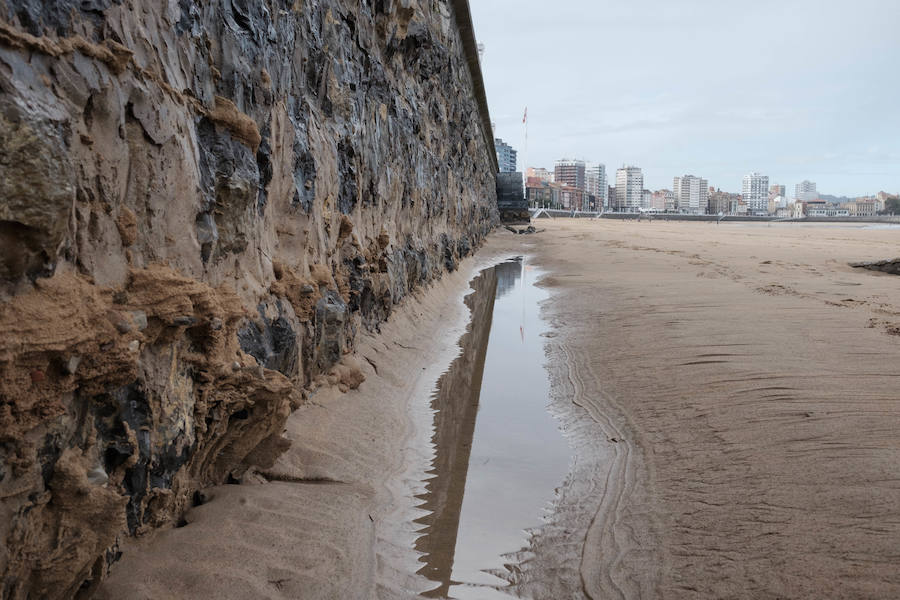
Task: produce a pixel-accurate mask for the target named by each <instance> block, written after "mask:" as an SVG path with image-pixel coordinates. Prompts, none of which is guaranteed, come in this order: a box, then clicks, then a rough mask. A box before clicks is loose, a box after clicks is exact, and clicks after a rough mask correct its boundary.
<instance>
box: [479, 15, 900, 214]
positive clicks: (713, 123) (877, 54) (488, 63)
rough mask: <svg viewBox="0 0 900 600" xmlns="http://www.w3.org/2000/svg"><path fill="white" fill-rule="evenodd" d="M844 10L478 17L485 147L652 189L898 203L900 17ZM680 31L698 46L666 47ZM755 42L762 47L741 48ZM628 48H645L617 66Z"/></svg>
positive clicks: (535, 163)
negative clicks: (500, 142)
mask: <svg viewBox="0 0 900 600" xmlns="http://www.w3.org/2000/svg"><path fill="white" fill-rule="evenodd" d="M842 6H843V5H841V4H838V3H837V2H824V3H823V2H813V1H811V0H793V1H789V2H774V1H770V0H766V1H763V2H758V3H754V4H753V5H752V6H751V7H745V8H743V9H742V8H738V7H734V6H732V5H729V4H727V3H709V2H703V1H701V0H685V1H684V2H681V3H678V4H677V5H672V4H669V3H665V2H662V1H661V0H643V1H642V2H638V3H629V4H625V3H617V4H608V3H604V4H598V3H595V2H587V1H583V0H573V1H572V2H570V3H566V5H565V6H563V7H557V8H556V9H554V10H553V11H550V10H547V8H546V5H545V4H544V3H538V2H535V1H534V0H516V1H513V0H495V1H494V2H491V3H487V2H475V3H472V11H473V19H474V24H475V30H476V35H477V36H478V40H479V42H481V43H484V44H485V53H484V57H483V62H482V70H483V72H484V73H485V84H486V87H487V97H488V104H489V106H490V109H491V114H492V118H493V120H494V121H495V123H496V131H495V135H496V136H497V137H502V138H504V139H505V140H507V142H509V143H510V144H512V145H513V146H515V147H517V148H522V152H521V156H520V158H524V159H525V160H526V161H527V164H523V165H522V167H523V169H524V168H526V167H529V166H545V167H546V166H549V165H552V164H553V161H554V160H556V159H557V158H558V157H560V156H569V157H588V158H590V159H591V160H596V161H597V162H601V163H603V164H606V165H607V167H608V168H609V169H614V168H616V167H617V166H619V165H621V164H638V165H641V167H642V168H643V170H644V172H645V173H646V177H647V185H648V187H652V188H663V187H666V186H667V185H670V184H671V177H672V174H675V173H691V172H702V173H704V174H705V177H706V178H707V179H708V180H709V181H710V183H711V184H712V185H715V186H717V187H721V188H722V189H729V190H734V189H739V186H740V182H741V180H742V178H743V176H744V175H745V174H747V173H748V172H752V171H759V172H762V173H768V174H770V176H771V177H772V180H773V181H778V182H780V183H784V184H787V185H788V189H793V187H794V185H796V184H797V183H800V182H801V181H803V180H804V179H809V180H814V181H817V182H818V185H819V191H820V192H821V193H825V194H832V195H837V196H860V195H868V194H874V193H876V192H877V191H879V190H881V189H884V190H888V191H896V190H900V168H898V165H900V114H898V113H897V111H896V110H895V108H894V104H895V99H896V97H897V95H898V93H900V81H898V78H897V77H895V76H891V73H893V72H894V67H893V65H892V64H891V63H892V62H893V58H894V57H895V56H897V55H898V54H900V36H897V35H896V26H897V23H898V22H900V4H893V3H890V4H889V3H885V2H875V1H872V0H862V1H861V3H859V4H858V5H855V7H854V9H853V10H845V9H844V8H842ZM501 15H502V17H501ZM538 15H540V17H541V18H536V16H538ZM572 16H577V18H571V17H572ZM679 28H681V29H682V30H684V29H689V30H690V31H691V32H692V35H691V36H689V38H688V39H684V40H681V39H679V41H678V43H677V44H673V43H672V40H671V35H670V33H671V31H672V30H673V29H679ZM751 32H752V33H753V34H754V38H753V39H756V40H757V43H756V44H753V45H747V44H743V43H742V41H741V40H742V39H747V36H748V35H749V33H751ZM635 36H637V37H635ZM534 39H540V40H542V43H540V44H531V43H525V40H534ZM627 40H638V41H639V42H640V43H631V44H630V45H629V54H628V59H627V60H626V59H619V60H616V59H615V58H614V57H616V56H618V54H617V53H616V48H620V47H622V44H624V43H625V42H626V41H627ZM748 46H752V47H748ZM548 48H552V49H553V50H552V52H551V51H548ZM711 49H714V50H715V51H710V50H711ZM598 57H600V58H599V61H600V62H599V64H600V65H601V66H599V67H598V66H597V64H598ZM604 57H609V58H608V60H604ZM591 70H599V73H598V75H597V77H593V78H590V77H585V76H584V74H585V73H586V72H590V71H591ZM688 73H690V74H691V75H692V76H691V77H685V75H686V74H688ZM538 78H542V81H543V82H544V84H545V85H543V86H538V85H537V80H538ZM554 82H556V83H557V84H558V85H554ZM526 106H527V107H528V119H529V135H528V138H529V147H528V148H527V149H525V148H524V131H523V128H522V116H523V111H524V109H525V107H526ZM667 180H668V181H669V184H667V183H666V181H667Z"/></svg>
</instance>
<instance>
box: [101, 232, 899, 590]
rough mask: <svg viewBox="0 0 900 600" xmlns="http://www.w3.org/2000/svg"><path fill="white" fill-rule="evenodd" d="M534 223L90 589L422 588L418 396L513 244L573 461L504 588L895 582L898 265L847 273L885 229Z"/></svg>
mask: <svg viewBox="0 0 900 600" xmlns="http://www.w3.org/2000/svg"><path fill="white" fill-rule="evenodd" d="M538 225H539V227H541V228H546V231H545V232H543V233H540V234H536V235H531V236H515V235H513V234H510V233H508V232H505V231H498V232H497V233H495V234H494V235H493V236H492V238H491V240H490V241H489V243H488V245H487V247H486V248H484V249H483V250H482V251H481V252H480V253H479V256H478V257H477V259H476V260H470V261H467V262H465V263H463V265H461V268H460V270H459V271H458V272H456V273H454V274H453V275H452V276H449V277H447V278H445V279H444V280H443V281H442V282H440V283H438V284H437V285H436V286H433V287H432V288H431V289H430V290H428V291H426V292H425V293H423V294H420V295H419V296H418V297H417V298H416V299H415V300H414V301H413V302H409V303H407V304H406V305H404V306H403V307H402V308H401V309H400V310H399V311H398V312H397V314H396V315H395V316H394V317H392V319H391V321H390V322H389V323H388V324H387V325H386V326H383V327H382V332H381V334H379V335H373V336H369V337H368V338H367V339H366V340H364V342H363V343H362V345H361V347H360V352H359V356H358V357H357V358H358V360H359V362H360V364H361V365H362V366H363V370H364V371H365V373H366V376H367V379H366V381H365V382H364V383H363V384H362V385H361V386H360V388H359V390H356V391H351V392H349V393H347V394H340V393H339V392H338V391H337V390H334V389H324V390H321V391H320V392H319V393H318V394H316V395H315V396H314V397H313V403H311V404H310V405H309V406H306V407H304V408H302V409H301V410H300V411H298V412H297V413H296V414H295V415H293V416H292V418H291V419H290V421H289V426H288V432H287V435H288V437H289V438H291V439H292V440H293V445H292V447H291V449H290V450H288V452H287V453H286V454H285V455H284V456H283V457H282V459H281V460H280V461H279V463H278V465H276V467H275V468H274V469H273V470H271V471H270V472H268V473H267V474H266V475H267V476H266V477H265V478H264V477H260V478H259V479H258V481H257V484H256V485H242V486H223V487H221V488H216V489H214V490H210V491H209V496H210V498H211V500H210V501H209V502H207V503H205V504H203V505H202V506H199V507H198V508H196V509H193V510H191V511H190V512H189V513H188V514H187V515H186V522H187V525H186V526H184V527H181V528H177V529H172V530H170V531H167V532H164V533H162V534H160V535H157V536H156V537H155V538H153V539H147V540H141V541H139V542H138V543H136V544H131V545H130V546H129V547H127V548H126V554H125V556H124V558H123V560H122V562H120V563H119V564H117V565H116V566H115V567H114V571H113V575H112V578H111V579H110V580H109V581H108V582H107V583H106V585H105V586H104V588H103V590H101V596H100V597H104V598H123V597H129V598H158V597H170V598H245V597H259V598H338V597H340V598H403V597H413V596H415V595H416V594H418V593H422V592H425V591H427V590H430V589H433V588H434V587H435V586H434V583H433V582H429V581H428V580H427V579H426V578H425V577H423V576H422V575H420V574H416V572H417V571H418V570H420V569H421V568H422V566H423V563H422V562H420V561H421V559H422V557H423V554H422V553H421V552H419V551H417V550H416V540H417V539H419V537H420V535H421V532H420V531H419V529H420V528H421V525H420V523H422V522H427V519H424V521H423V517H426V516H427V513H426V512H425V511H423V509H422V508H421V507H419V505H420V504H421V498H423V497H424V496H425V494H426V493H427V491H428V490H427V484H426V482H427V481H428V480H429V478H430V477H431V476H432V475H433V471H432V469H433V464H432V461H433V459H434V456H435V455H434V452H433V450H432V448H431V446H430V443H431V436H432V433H433V431H432V429H433V427H434V420H433V412H432V410H431V404H430V403H431V392H432V390H433V389H434V385H435V382H436V381H437V380H438V378H439V377H440V375H441V373H442V372H444V371H445V370H446V369H447V368H448V366H449V365H450V363H451V362H452V361H453V359H454V357H455V356H456V354H457V353H458V346H457V341H458V340H459V339H460V336H461V335H462V334H463V332H464V331H465V327H466V323H467V320H468V311H467V310H466V308H465V306H464V304H463V302H462V298H463V296H464V295H465V294H466V293H468V292H469V291H471V290H470V289H469V282H470V281H471V280H472V279H473V277H474V276H475V274H477V272H478V271H479V270H480V269H481V268H483V267H485V266H488V265H490V264H494V263H496V262H497V261H498V260H500V259H503V258H506V257H508V256H510V255H516V254H526V255H528V256H530V260H532V261H534V262H536V263H537V264H539V265H540V267H541V268H542V269H543V271H544V272H545V273H546V276H545V277H544V279H543V280H542V285H543V286H545V289H546V290H547V291H548V292H549V293H550V299H549V300H548V301H546V302H545V303H544V304H543V317H544V318H545V319H546V320H547V321H548V322H549V332H548V333H547V334H546V336H547V337H546V346H545V352H546V363H547V365H546V368H547V371H548V373H549V377H550V396H551V398H550V400H551V406H550V409H551V412H552V413H553V414H554V416H555V417H556V418H557V420H558V423H559V426H560V427H561V428H562V430H563V434H564V435H565V437H566V439H567V440H568V442H569V444H570V445H571V447H572V449H573V450H574V452H575V459H574V461H573V466H572V470H571V471H570V473H569V475H568V477H567V478H566V482H565V485H563V486H562V487H561V488H560V490H559V494H558V496H557V498H556V501H555V502H554V505H553V509H554V512H553V513H552V514H551V515H550V517H549V519H548V521H547V523H546V524H545V525H544V526H543V527H541V528H539V529H538V530H536V531H535V532H534V534H533V536H532V537H531V539H530V543H529V547H528V548H526V549H525V550H523V551H522V552H521V553H519V554H518V555H514V556H511V557H510V560H509V565H510V566H509V567H508V572H507V573H506V575H505V577H506V578H507V579H508V580H509V581H510V583H511V584H512V585H513V587H512V588H511V589H512V590H514V591H516V592H518V593H520V594H521V595H523V596H526V597H533V598H585V597H587V598H593V599H599V598H698V597H699V598H823V597H828V598H842V597H843V598H891V597H900V568H898V567H900V549H898V548H900V546H898V541H900V476H898V473H900V467H898V465H900V436H898V434H897V432H898V431H900V369H898V368H897V365H898V361H897V357H898V349H900V336H897V335H896V332H898V331H900V278H897V277H895V276H889V275H883V274H878V273H872V272H868V271H861V270H855V269H851V268H850V267H848V266H847V263H848V262H851V261H857V260H874V259H882V258H888V257H893V256H895V255H897V254H900V252H898V243H897V242H898V241H900V231H898V230H891V229H880V230H871V229H857V228H852V227H847V226H843V227H829V226H817V227H804V226H797V225H787V224H779V225H771V226H767V225H758V224H753V225H720V226H716V225H714V224H707V223H665V222H659V221H655V222H653V223H637V222H613V221H602V220H601V221H576V220H569V219H559V220H555V221H544V220H542V221H540V222H539V223H538ZM473 310H476V309H475V308H473ZM482 360H483V359H482ZM376 367H377V369H376ZM549 492H550V497H552V490H549ZM463 501H464V500H463ZM421 547H422V546H421V543H420V549H421Z"/></svg>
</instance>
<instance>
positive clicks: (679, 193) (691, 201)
mask: <svg viewBox="0 0 900 600" xmlns="http://www.w3.org/2000/svg"><path fill="white" fill-rule="evenodd" d="M672 191H673V192H674V193H675V203H676V206H677V207H678V211H679V212H683V213H689V214H693V215H703V214H706V210H707V208H708V207H709V185H708V182H707V181H706V180H705V179H703V178H702V177H695V176H693V175H684V176H683V177H675V178H674V180H673V182H672Z"/></svg>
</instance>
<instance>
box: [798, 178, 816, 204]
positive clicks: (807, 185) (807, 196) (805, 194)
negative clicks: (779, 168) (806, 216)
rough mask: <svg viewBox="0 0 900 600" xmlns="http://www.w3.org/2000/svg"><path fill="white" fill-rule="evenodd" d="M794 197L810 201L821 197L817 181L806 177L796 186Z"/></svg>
mask: <svg viewBox="0 0 900 600" xmlns="http://www.w3.org/2000/svg"><path fill="white" fill-rule="evenodd" d="M794 197H795V198H796V199H797V201H798V202H809V201H811V200H817V199H818V198H819V192H818V191H817V190H816V182H815V181H806V180H805V179H804V180H803V181H801V182H800V183H798V184H797V185H796V186H794Z"/></svg>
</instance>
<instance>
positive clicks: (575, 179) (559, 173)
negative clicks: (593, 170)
mask: <svg viewBox="0 0 900 600" xmlns="http://www.w3.org/2000/svg"><path fill="white" fill-rule="evenodd" d="M585 171H586V168H585V163H584V161H583V160H569V159H567V158H563V159H560V160H558V161H556V166H555V167H554V168H553V181H554V182H556V183H560V184H562V185H567V186H569V187H573V188H578V189H579V190H583V189H585V187H584V186H585Z"/></svg>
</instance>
